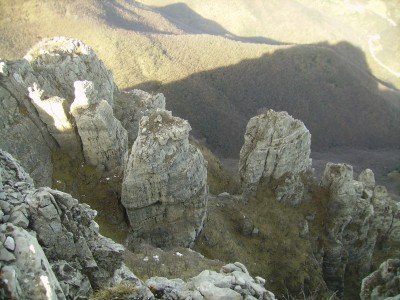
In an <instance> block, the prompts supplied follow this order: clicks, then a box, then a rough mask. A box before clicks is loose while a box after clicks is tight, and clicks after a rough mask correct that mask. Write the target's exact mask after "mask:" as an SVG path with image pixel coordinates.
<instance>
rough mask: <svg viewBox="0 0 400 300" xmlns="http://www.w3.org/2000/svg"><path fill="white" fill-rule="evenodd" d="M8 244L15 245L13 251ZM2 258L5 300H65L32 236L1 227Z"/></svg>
mask: <svg viewBox="0 0 400 300" xmlns="http://www.w3.org/2000/svg"><path fill="white" fill-rule="evenodd" d="M7 241H12V242H13V247H12V248H10V247H7ZM0 254H1V255H0V259H1V273H2V276H1V279H0V280H1V281H2V283H6V286H5V288H4V286H2V287H3V291H2V292H3V293H4V294H3V296H4V298H3V299H51V300H57V299H66V298H65V295H64V293H63V291H62V289H61V287H60V284H59V282H58V280H57V278H56V276H55V275H54V273H53V271H52V269H51V266H50V263H49V261H48V260H47V257H46V255H45V254H44V252H43V250H42V247H40V245H39V243H38V241H37V240H36V238H35V237H34V236H33V235H31V234H30V233H29V232H27V231H26V230H24V229H22V228H20V227H17V226H15V225H13V224H11V223H7V224H1V225H0ZM0 289H1V288H0ZM1 294H2V293H1V292H0V295H1Z"/></svg>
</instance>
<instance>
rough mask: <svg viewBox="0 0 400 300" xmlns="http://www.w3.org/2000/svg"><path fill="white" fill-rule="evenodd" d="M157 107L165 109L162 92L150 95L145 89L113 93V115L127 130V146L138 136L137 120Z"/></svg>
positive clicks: (130, 145)
mask: <svg viewBox="0 0 400 300" xmlns="http://www.w3.org/2000/svg"><path fill="white" fill-rule="evenodd" d="M157 109H165V97H164V95H163V94H156V95H151V94H149V93H147V92H145V91H141V90H132V91H127V92H125V91H124V92H118V93H115V95H114V115H115V117H116V118H117V119H118V120H120V121H121V124H122V126H123V127H124V128H125V129H126V131H127V132H128V146H129V148H131V147H132V144H133V142H134V141H135V140H136V137H137V136H138V130H139V122H140V120H141V119H142V117H143V116H149V115H150V114H152V113H154V112H155V111H156V110H157Z"/></svg>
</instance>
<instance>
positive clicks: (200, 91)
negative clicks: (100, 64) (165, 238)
mask: <svg viewBox="0 0 400 300" xmlns="http://www.w3.org/2000/svg"><path fill="white" fill-rule="evenodd" d="M133 88H140V89H144V90H148V91H149V90H153V91H157V92H162V93H164V94H165V96H166V99H167V109H169V110H172V111H173V113H174V114H175V115H177V116H180V117H182V118H184V119H187V120H189V122H190V124H191V126H192V128H193V133H194V135H195V136H196V137H198V138H204V139H205V140H206V143H207V145H208V146H209V147H210V148H211V149H212V150H213V151H214V152H215V153H217V154H218V155H219V156H221V157H238V155H239V150H240V148H241V146H242V144H243V134H244V131H245V127H246V124H247V122H248V120H249V118H251V117H253V116H255V115H257V114H259V113H260V112H261V111H263V110H265V109H268V108H271V109H274V110H277V111H281V110H285V111H288V112H289V113H290V114H291V115H293V116H294V117H295V118H297V119H300V120H302V121H303V122H304V123H305V125H306V126H307V128H308V129H309V130H310V132H311V134H312V147H313V150H323V149H327V148H330V147H333V146H348V147H359V148H360V147H365V148H383V147H399V146H400V126H399V120H400V93H399V91H395V90H390V89H389V88H386V87H385V86H383V85H382V84H380V83H378V81H377V80H376V78H374V77H373V76H372V75H371V73H370V71H369V68H368V65H367V63H366V60H365V57H364V54H363V52H362V51H361V50H360V49H359V48H356V47H354V46H352V45H351V44H349V43H347V42H342V43H339V44H336V45H329V44H326V43H322V44H316V45H307V46H292V47H285V48H281V49H280V50H278V51H275V52H274V53H273V54H266V55H264V56H262V57H261V58H259V59H251V60H244V61H242V62H240V63H238V64H236V65H232V66H229V67H223V68H218V69H214V70H210V71H205V72H200V73H197V74H193V75H191V76H189V77H187V78H185V79H183V80H180V81H176V82H172V83H169V84H165V85H162V84H160V83H158V82H147V83H143V84H141V85H138V86H134V87H133Z"/></svg>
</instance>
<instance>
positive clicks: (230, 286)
mask: <svg viewBox="0 0 400 300" xmlns="http://www.w3.org/2000/svg"><path fill="white" fill-rule="evenodd" d="M264 284H265V280H264V279H263V278H261V277H256V279H254V278H253V277H251V276H250V274H249V273H248V272H247V269H246V267H245V266H244V265H243V264H241V263H234V264H228V265H225V266H223V267H222V269H221V271H220V272H219V273H218V272H215V271H209V270H204V271H203V272H201V273H200V274H199V275H197V276H195V277H193V278H191V279H189V280H188V281H187V282H184V281H183V280H181V279H172V280H170V279H167V278H163V277H152V278H150V279H149V280H147V281H146V285H147V286H148V287H149V288H150V289H151V290H152V291H155V296H156V297H157V298H160V299H176V300H183V299H199V300H202V299H214V300H216V299H266V300H274V299H275V296H274V294H272V293H271V292H269V291H267V290H266V289H265V288H264V287H263V286H264Z"/></svg>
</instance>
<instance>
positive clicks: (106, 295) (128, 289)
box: [90, 283, 135, 300]
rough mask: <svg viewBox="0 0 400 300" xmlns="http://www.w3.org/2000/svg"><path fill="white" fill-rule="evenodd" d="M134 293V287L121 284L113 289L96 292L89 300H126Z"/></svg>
mask: <svg viewBox="0 0 400 300" xmlns="http://www.w3.org/2000/svg"><path fill="white" fill-rule="evenodd" d="M133 293H135V287H134V286H132V285H130V284H128V283H121V284H118V285H116V286H113V287H109V288H104V289H100V290H98V291H96V292H95V293H94V295H93V296H92V297H90V299H91V300H110V299H112V300H126V299H127V298H128V296H130V295H132V294H133Z"/></svg>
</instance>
